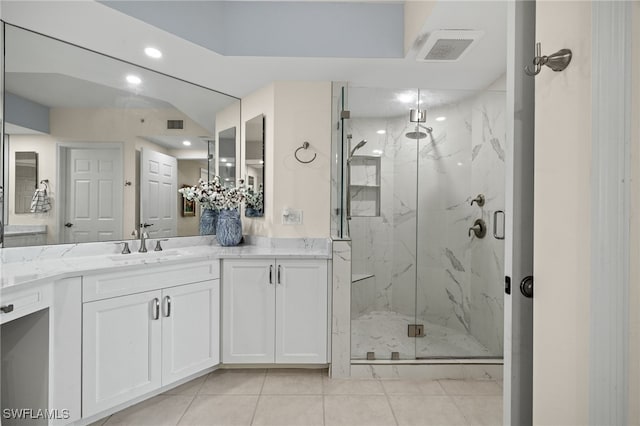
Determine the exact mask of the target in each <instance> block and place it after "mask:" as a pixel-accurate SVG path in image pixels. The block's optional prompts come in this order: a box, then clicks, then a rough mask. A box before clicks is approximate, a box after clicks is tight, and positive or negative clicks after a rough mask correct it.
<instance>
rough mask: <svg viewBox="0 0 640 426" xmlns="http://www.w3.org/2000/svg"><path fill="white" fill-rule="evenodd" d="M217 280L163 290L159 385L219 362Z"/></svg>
mask: <svg viewBox="0 0 640 426" xmlns="http://www.w3.org/2000/svg"><path fill="white" fill-rule="evenodd" d="M219 287H220V281H219V280H210V281H204V282H201V283H195V284H189V285H182V286H179V287H172V288H167V289H164V290H163V291H162V385H163V386H164V385H167V384H169V383H172V382H175V381H176V380H179V379H181V378H183V377H186V376H188V375H190V374H193V373H197V372H198V371H200V370H203V369H205V368H208V367H212V366H214V365H216V364H218V363H219V362H220V335H219V333H220V331H219V330H220V299H219Z"/></svg>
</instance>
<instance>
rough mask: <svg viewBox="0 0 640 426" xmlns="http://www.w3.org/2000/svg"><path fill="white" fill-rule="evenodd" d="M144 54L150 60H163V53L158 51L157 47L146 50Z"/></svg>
mask: <svg viewBox="0 0 640 426" xmlns="http://www.w3.org/2000/svg"><path fill="white" fill-rule="evenodd" d="M144 53H146V54H147V56H148V57H150V58H154V59H158V58H162V52H161V51H159V50H158V49H156V48H155V47H147V48H145V49H144Z"/></svg>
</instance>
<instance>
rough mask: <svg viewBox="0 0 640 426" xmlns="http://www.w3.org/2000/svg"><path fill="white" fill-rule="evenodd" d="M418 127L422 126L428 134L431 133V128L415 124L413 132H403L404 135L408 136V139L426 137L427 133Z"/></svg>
mask: <svg viewBox="0 0 640 426" xmlns="http://www.w3.org/2000/svg"><path fill="white" fill-rule="evenodd" d="M420 128H423V129H424V130H426V131H427V133H428V134H431V132H432V131H433V129H432V128H431V127H424V126H422V125H420V124H418V125H417V126H416V130H415V131H414V132H409V133H405V136H406V137H408V138H409V139H424V138H426V137H427V133H425V132H421V131H420Z"/></svg>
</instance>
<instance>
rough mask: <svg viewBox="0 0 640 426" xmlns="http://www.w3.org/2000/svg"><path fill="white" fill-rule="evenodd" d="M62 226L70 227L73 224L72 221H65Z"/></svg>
mask: <svg viewBox="0 0 640 426" xmlns="http://www.w3.org/2000/svg"><path fill="white" fill-rule="evenodd" d="M64 226H65V227H67V228H71V227H72V226H73V223H70V222H67V223H65V224H64Z"/></svg>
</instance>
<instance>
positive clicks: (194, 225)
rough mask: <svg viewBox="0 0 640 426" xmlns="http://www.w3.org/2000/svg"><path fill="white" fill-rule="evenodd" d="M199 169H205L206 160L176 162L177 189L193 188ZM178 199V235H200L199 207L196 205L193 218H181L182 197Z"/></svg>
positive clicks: (199, 172)
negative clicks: (185, 186)
mask: <svg viewBox="0 0 640 426" xmlns="http://www.w3.org/2000/svg"><path fill="white" fill-rule="evenodd" d="M201 169H205V170H206V169H207V160H178V188H182V186H183V185H189V186H193V185H195V184H196V183H197V182H198V179H200V174H201ZM176 197H178V210H180V212H179V213H178V235H180V236H181V237H186V236H190V235H200V229H199V223H200V207H199V206H197V205H196V215H195V216H186V217H185V216H182V195H180V194H176Z"/></svg>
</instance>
